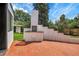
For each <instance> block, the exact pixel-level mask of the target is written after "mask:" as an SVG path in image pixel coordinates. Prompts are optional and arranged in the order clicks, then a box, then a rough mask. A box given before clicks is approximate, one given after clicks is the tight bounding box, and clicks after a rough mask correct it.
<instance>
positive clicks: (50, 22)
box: [48, 20, 54, 28]
mask: <svg viewBox="0 0 79 59" xmlns="http://www.w3.org/2000/svg"><path fill="white" fill-rule="evenodd" d="M48 27H49V28H54V24H53V22H52V21H51V20H50V21H49V22H48Z"/></svg>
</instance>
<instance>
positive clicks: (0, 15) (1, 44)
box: [0, 3, 7, 50]
mask: <svg viewBox="0 0 79 59" xmlns="http://www.w3.org/2000/svg"><path fill="white" fill-rule="evenodd" d="M6 7H7V5H6V4H3V3H0V50H2V49H6V40H7V38H6V19H7V17H6V15H7V14H6V13H7V12H6Z"/></svg>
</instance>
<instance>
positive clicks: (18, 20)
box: [14, 10, 31, 27]
mask: <svg viewBox="0 0 79 59" xmlns="http://www.w3.org/2000/svg"><path fill="white" fill-rule="evenodd" d="M14 16H15V17H14V21H15V22H14V24H15V25H22V26H23V27H30V23H31V21H30V18H31V17H30V15H29V14H28V13H25V12H24V11H22V10H15V14H14Z"/></svg>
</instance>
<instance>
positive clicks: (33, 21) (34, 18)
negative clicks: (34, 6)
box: [31, 10, 38, 26]
mask: <svg viewBox="0 0 79 59" xmlns="http://www.w3.org/2000/svg"><path fill="white" fill-rule="evenodd" d="M37 25H38V11H37V10H33V11H32V15H31V26H37Z"/></svg>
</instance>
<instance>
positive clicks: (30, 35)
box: [24, 32, 43, 42]
mask: <svg viewBox="0 0 79 59" xmlns="http://www.w3.org/2000/svg"><path fill="white" fill-rule="evenodd" d="M24 40H25V41H26V42H28V41H43V33H40V32H24Z"/></svg>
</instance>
